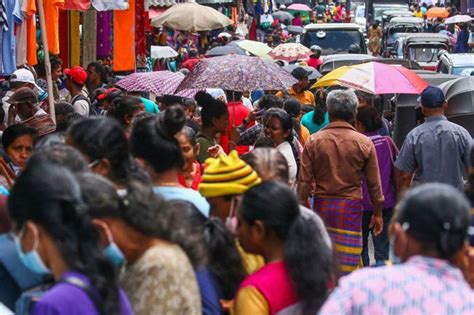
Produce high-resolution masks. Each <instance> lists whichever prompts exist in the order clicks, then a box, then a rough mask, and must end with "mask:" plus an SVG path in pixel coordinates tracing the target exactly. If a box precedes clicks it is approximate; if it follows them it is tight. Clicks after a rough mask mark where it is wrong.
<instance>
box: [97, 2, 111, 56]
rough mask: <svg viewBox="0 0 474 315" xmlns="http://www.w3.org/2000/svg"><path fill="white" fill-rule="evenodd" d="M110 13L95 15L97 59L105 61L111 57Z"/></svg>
mask: <svg viewBox="0 0 474 315" xmlns="http://www.w3.org/2000/svg"><path fill="white" fill-rule="evenodd" d="M112 14H113V13H112V12H111V11H104V12H98V13H97V58H99V59H105V58H107V57H110V56H111V55H112Z"/></svg>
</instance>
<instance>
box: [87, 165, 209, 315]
mask: <svg viewBox="0 0 474 315" xmlns="http://www.w3.org/2000/svg"><path fill="white" fill-rule="evenodd" d="M79 181H80V184H81V187H82V197H83V199H84V200H85V202H86V203H87V204H88V205H90V210H89V212H90V215H91V216H92V217H93V218H94V219H93V222H94V224H95V226H96V228H97V229H98V230H99V231H100V234H101V241H102V245H103V250H104V252H105V255H106V256H107V258H108V259H109V260H110V261H111V262H112V263H113V264H114V265H115V266H116V267H117V268H120V267H122V266H123V267H124V268H123V273H122V274H121V284H122V285H123V288H124V289H125V292H127V294H128V296H129V298H130V302H131V303H132V306H133V310H134V313H135V314H137V315H148V314H193V315H194V314H200V313H201V302H200V295H199V289H198V285H197V282H196V276H195V274H194V272H193V269H192V266H191V263H190V261H189V259H188V257H187V256H186V254H185V253H184V251H183V250H182V249H181V248H180V247H179V246H178V245H177V244H175V243H174V242H173V241H172V238H171V231H170V227H171V226H172V224H171V222H172V220H173V213H172V209H171V208H170V207H168V205H167V204H166V202H164V201H163V200H162V199H160V198H158V197H157V196H156V195H155V194H154V193H153V191H152V189H151V188H150V187H148V186H145V185H143V184H140V183H139V182H132V183H131V184H129V185H128V186H127V189H126V191H124V193H123V194H122V196H121V197H120V196H119V195H118V193H117V192H116V190H115V188H114V186H113V185H112V184H111V183H110V182H109V181H107V180H106V179H105V178H101V177H100V176H97V175H94V174H85V175H81V176H80V177H79Z"/></svg>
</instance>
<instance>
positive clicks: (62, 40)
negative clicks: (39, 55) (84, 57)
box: [58, 10, 73, 68]
mask: <svg viewBox="0 0 474 315" xmlns="http://www.w3.org/2000/svg"><path fill="white" fill-rule="evenodd" d="M71 12H73V11H64V10H60V11H59V22H58V25H59V28H60V29H61V31H62V32H63V34H64V33H65V34H67V36H64V35H62V34H61V36H59V58H61V60H62V62H63V67H64V68H69V67H70V64H69V36H70V34H69V30H70V27H69V14H70V13H71Z"/></svg>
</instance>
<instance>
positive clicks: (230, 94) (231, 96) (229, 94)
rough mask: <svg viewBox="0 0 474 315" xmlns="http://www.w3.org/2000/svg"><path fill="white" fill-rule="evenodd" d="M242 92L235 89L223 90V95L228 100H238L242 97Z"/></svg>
mask: <svg viewBox="0 0 474 315" xmlns="http://www.w3.org/2000/svg"><path fill="white" fill-rule="evenodd" d="M243 94H244V93H242V92H237V91H230V90H225V96H226V98H227V100H228V101H229V102H238V101H240V100H241V99H242V95H243Z"/></svg>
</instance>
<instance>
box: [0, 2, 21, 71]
mask: <svg viewBox="0 0 474 315" xmlns="http://www.w3.org/2000/svg"><path fill="white" fill-rule="evenodd" d="M3 5H4V7H5V11H4V12H5V16H6V20H7V23H6V24H4V27H3V34H2V43H3V44H2V56H1V57H2V58H3V71H2V72H3V73H4V74H11V73H12V72H14V71H15V70H16V53H15V46H16V38H15V23H21V21H22V15H21V12H20V1H19V0H3ZM5 26H7V27H6V28H5Z"/></svg>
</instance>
